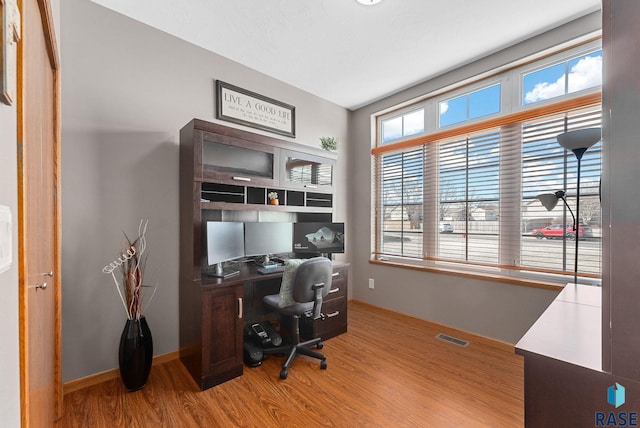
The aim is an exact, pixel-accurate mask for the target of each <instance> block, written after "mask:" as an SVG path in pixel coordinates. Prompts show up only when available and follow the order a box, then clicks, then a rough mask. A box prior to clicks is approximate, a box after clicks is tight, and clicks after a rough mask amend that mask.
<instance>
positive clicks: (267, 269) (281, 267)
mask: <svg viewBox="0 0 640 428" xmlns="http://www.w3.org/2000/svg"><path fill="white" fill-rule="evenodd" d="M284 268H285V266H284V265H277V266H273V267H264V266H260V267H259V268H258V273H261V274H263V275H266V274H268V273H277V272H284Z"/></svg>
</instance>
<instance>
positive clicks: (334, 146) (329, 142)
mask: <svg viewBox="0 0 640 428" xmlns="http://www.w3.org/2000/svg"><path fill="white" fill-rule="evenodd" d="M320 145H321V146H322V148H323V149H325V150H327V151H331V152H335V151H336V150H338V139H337V138H335V137H320Z"/></svg>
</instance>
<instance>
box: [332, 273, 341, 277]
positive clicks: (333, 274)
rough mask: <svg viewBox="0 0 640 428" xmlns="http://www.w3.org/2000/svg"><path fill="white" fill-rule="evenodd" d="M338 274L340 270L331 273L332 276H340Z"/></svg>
mask: <svg viewBox="0 0 640 428" xmlns="http://www.w3.org/2000/svg"><path fill="white" fill-rule="evenodd" d="M338 275H340V272H334V273H332V274H331V276H338Z"/></svg>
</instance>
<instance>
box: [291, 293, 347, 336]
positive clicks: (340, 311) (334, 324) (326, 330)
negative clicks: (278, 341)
mask: <svg viewBox="0 0 640 428" xmlns="http://www.w3.org/2000/svg"><path fill="white" fill-rule="evenodd" d="M322 313H323V314H324V319H322V318H321V319H317V320H315V321H313V325H312V322H311V320H310V319H307V320H304V319H302V320H301V325H300V335H301V336H302V338H303V339H311V338H313V337H320V338H322V340H327V339H330V338H332V337H334V336H337V335H339V334H342V333H346V332H347V299H344V298H341V299H332V300H328V301H326V302H324V303H323V304H322ZM305 321H306V322H305Z"/></svg>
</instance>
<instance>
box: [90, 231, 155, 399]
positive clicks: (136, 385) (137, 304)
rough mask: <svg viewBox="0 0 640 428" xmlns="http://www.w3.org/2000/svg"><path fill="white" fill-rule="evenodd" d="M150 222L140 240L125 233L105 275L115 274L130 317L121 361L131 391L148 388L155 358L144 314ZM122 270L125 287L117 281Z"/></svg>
mask: <svg viewBox="0 0 640 428" xmlns="http://www.w3.org/2000/svg"><path fill="white" fill-rule="evenodd" d="M147 223H148V221H147V220H140V225H139V226H138V237H137V238H136V239H134V240H131V239H129V237H128V236H127V234H126V233H125V234H124V237H125V241H126V243H125V245H124V248H123V249H122V251H121V253H120V255H119V256H118V258H117V259H115V260H114V261H112V262H111V263H109V264H108V265H106V266H105V267H104V268H102V272H103V273H108V274H111V277H112V278H113V282H114V284H115V287H116V290H117V292H118V295H119V296H120V300H121V301H122V305H123V306H124V310H125V313H126V315H127V321H126V323H125V326H124V330H123V331H122V335H121V336H120V346H119V351H118V362H119V366H120V376H121V377H122V380H123V382H124V384H125V387H126V388H127V389H128V390H129V391H135V390H138V389H140V388H142V387H144V385H145V383H146V382H147V379H148V377H149V372H150V371H151V361H152V358H153V338H152V337H151V330H149V325H148V324H147V320H146V318H145V317H144V315H143V305H142V300H143V297H144V296H143V288H144V287H150V286H148V285H145V284H144V283H143V278H144V268H145V265H146V261H147V254H145V251H146V248H147V240H146V236H145V235H146V231H147ZM116 271H119V272H120V274H121V278H122V284H120V283H119V282H118V279H117V278H116V273H115V272H116ZM152 288H153V293H152V294H151V296H150V298H149V301H148V302H147V305H148V304H149V303H150V302H151V299H153V296H154V295H155V292H156V286H153V287H152Z"/></svg>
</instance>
